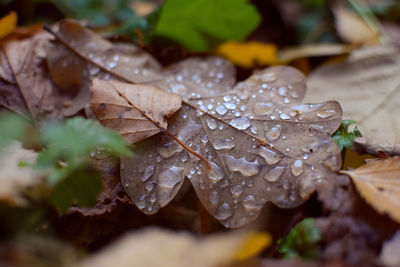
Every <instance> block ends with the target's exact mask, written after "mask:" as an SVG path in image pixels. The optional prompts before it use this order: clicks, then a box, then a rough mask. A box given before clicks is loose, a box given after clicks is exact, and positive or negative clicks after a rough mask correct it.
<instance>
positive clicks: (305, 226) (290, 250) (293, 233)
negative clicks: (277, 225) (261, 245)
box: [278, 218, 322, 260]
mask: <svg viewBox="0 0 400 267" xmlns="http://www.w3.org/2000/svg"><path fill="white" fill-rule="evenodd" d="M321 240H322V237H321V234H320V232H319V229H318V228H317V227H316V226H315V223H314V219H313V218H306V219H304V220H302V221H301V222H299V223H298V224H296V225H295V226H294V227H293V228H292V230H290V232H289V234H288V235H287V236H286V237H285V238H284V239H279V240H278V246H279V252H280V253H281V254H282V255H283V257H284V258H285V259H288V258H293V257H301V258H304V259H308V260H312V259H316V258H318V257H319V254H320V250H319V247H318V242H320V241H321Z"/></svg>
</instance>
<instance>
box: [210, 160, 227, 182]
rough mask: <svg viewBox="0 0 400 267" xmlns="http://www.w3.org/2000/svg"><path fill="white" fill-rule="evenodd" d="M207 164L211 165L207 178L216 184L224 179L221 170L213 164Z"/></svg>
mask: <svg viewBox="0 0 400 267" xmlns="http://www.w3.org/2000/svg"><path fill="white" fill-rule="evenodd" d="M209 163H210V165H211V169H210V170H208V178H209V179H210V180H212V181H214V182H218V181H219V180H221V179H222V178H224V173H223V172H222V170H221V168H220V167H219V166H218V165H217V164H215V163H214V162H209Z"/></svg>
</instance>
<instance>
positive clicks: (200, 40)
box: [154, 0, 261, 51]
mask: <svg viewBox="0 0 400 267" xmlns="http://www.w3.org/2000/svg"><path fill="white" fill-rule="evenodd" d="M260 20H261V17H260V15H259V14H258V12H257V10H256V9H255V7H254V6H253V5H251V4H250V3H248V1H247V0H191V1H187V0H167V1H166V2H165V3H164V5H163V6H162V9H161V14H160V17H159V20H158V23H157V25H156V27H155V30H154V34H155V35H158V36H163V37H166V38H169V39H172V40H174V41H176V42H178V43H180V44H182V45H183V46H185V47H187V48H188V49H190V50H193V51H207V50H210V49H211V48H212V45H213V43H214V44H215V43H216V42H218V41H224V40H237V41H240V40H243V39H244V38H245V37H246V36H247V35H248V34H249V33H250V32H251V31H253V30H254V29H255V28H256V27H257V25H258V24H259V22H260Z"/></svg>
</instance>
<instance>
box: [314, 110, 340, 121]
mask: <svg viewBox="0 0 400 267" xmlns="http://www.w3.org/2000/svg"><path fill="white" fill-rule="evenodd" d="M335 113H336V111H334V110H333V109H324V110H320V111H318V112H317V114H316V116H317V117H318V118H321V119H325V118H328V117H330V116H332V115H333V114H335Z"/></svg>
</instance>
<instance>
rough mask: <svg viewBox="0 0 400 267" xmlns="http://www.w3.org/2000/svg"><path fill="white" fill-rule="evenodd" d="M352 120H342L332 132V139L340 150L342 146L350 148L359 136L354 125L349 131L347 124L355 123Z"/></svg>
mask: <svg viewBox="0 0 400 267" xmlns="http://www.w3.org/2000/svg"><path fill="white" fill-rule="evenodd" d="M355 123H356V121H354V120H343V121H342V124H340V127H339V129H338V130H337V131H336V132H335V133H334V134H333V136H332V139H333V141H335V143H336V144H337V145H338V147H339V149H340V150H343V148H347V149H350V148H351V146H352V145H353V142H354V140H355V139H356V137H361V136H362V135H361V132H360V130H359V129H358V128H357V126H356V127H354V130H353V131H352V132H349V126H350V125H353V124H355Z"/></svg>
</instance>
